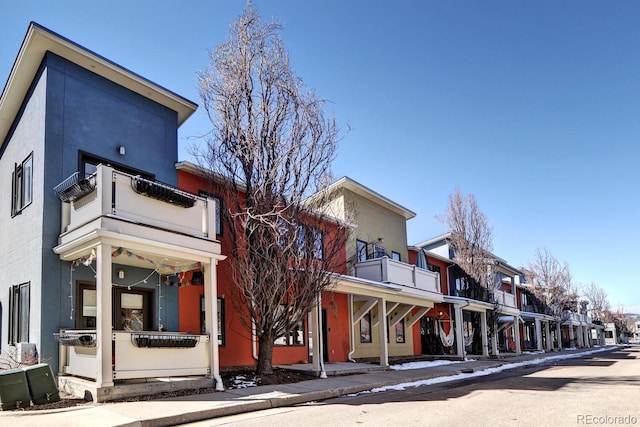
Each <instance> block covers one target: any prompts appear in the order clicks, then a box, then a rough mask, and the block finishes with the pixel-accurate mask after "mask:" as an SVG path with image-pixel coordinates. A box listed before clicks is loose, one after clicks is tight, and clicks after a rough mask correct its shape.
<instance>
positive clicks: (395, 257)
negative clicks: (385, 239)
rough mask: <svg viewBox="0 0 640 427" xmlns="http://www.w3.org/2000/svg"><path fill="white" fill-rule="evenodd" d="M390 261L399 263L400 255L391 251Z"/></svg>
mask: <svg viewBox="0 0 640 427" xmlns="http://www.w3.org/2000/svg"><path fill="white" fill-rule="evenodd" d="M391 259H392V260H394V261H401V259H400V254H399V253H398V252H395V251H391Z"/></svg>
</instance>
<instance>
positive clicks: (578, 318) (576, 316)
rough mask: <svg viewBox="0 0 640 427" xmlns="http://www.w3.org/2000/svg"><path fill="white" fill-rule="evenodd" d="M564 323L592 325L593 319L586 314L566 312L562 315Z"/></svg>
mask: <svg viewBox="0 0 640 427" xmlns="http://www.w3.org/2000/svg"><path fill="white" fill-rule="evenodd" d="M562 321H563V322H568V321H570V322H572V323H591V318H590V317H589V316H587V315H586V314H581V313H574V312H572V311H565V312H563V313H562Z"/></svg>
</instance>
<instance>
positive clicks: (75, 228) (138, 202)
mask: <svg viewBox="0 0 640 427" xmlns="http://www.w3.org/2000/svg"><path fill="white" fill-rule="evenodd" d="M55 191H56V193H57V194H58V196H59V197H60V200H61V201H62V202H63V203H62V231H61V234H60V244H61V245H64V244H65V243H66V242H70V241H72V240H74V239H77V238H78V237H80V236H83V235H86V234H87V233H90V232H91V230H96V229H100V230H102V231H110V232H116V233H121V234H122V233H124V234H129V235H132V236H135V237H139V238H150V237H152V238H153V239H154V240H158V239H160V240H161V241H164V242H165V243H169V244H171V243H176V241H175V239H180V238H181V236H185V237H188V238H193V237H196V238H199V239H205V240H209V241H212V240H215V221H216V218H215V211H216V209H215V205H214V202H213V201H212V200H209V199H205V198H202V197H198V196H195V195H193V194H190V193H187V192H184V191H181V190H179V189H177V188H175V187H172V186H169V185H166V184H163V183H159V182H156V181H150V180H146V179H144V178H141V177H139V176H132V175H129V174H126V173H124V172H120V171H117V170H115V169H113V168H111V167H108V166H105V165H99V166H98V170H97V172H96V173H95V174H93V175H91V176H89V177H87V178H84V179H82V178H79V177H78V175H77V174H74V175H72V176H71V177H69V178H68V179H66V180H65V181H63V182H62V183H60V185H58V186H57V187H56V189H55ZM163 234H164V236H163Z"/></svg>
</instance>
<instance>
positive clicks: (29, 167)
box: [11, 153, 33, 216]
mask: <svg viewBox="0 0 640 427" xmlns="http://www.w3.org/2000/svg"><path fill="white" fill-rule="evenodd" d="M11 183H12V188H11V216H16V215H18V214H19V213H20V212H22V210H23V209H24V208H26V207H27V206H29V205H30V204H31V202H32V200H33V153H32V154H29V157H27V158H26V159H25V160H24V161H23V162H22V163H20V164H18V163H16V164H15V165H14V168H13V174H12V175H11Z"/></svg>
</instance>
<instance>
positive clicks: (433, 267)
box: [427, 263, 440, 274]
mask: <svg viewBox="0 0 640 427" xmlns="http://www.w3.org/2000/svg"><path fill="white" fill-rule="evenodd" d="M427 270H429V271H433V272H434V273H438V274H440V266H439V265H433V264H429V263H427Z"/></svg>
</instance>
